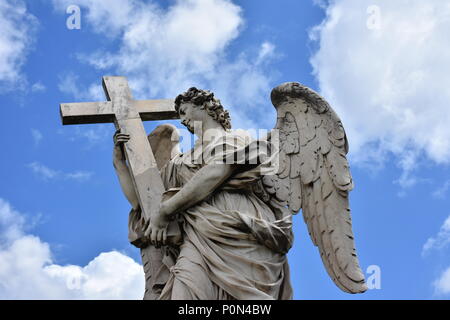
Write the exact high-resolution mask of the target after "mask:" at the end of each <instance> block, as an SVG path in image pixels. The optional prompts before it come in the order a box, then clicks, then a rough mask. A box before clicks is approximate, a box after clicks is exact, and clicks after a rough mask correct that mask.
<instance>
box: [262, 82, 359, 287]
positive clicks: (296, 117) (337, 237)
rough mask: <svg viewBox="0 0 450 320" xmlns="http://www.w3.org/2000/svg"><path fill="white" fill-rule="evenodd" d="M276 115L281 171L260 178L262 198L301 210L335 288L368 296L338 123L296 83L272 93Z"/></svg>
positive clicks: (325, 105) (345, 145) (320, 100)
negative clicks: (357, 251) (350, 203)
mask: <svg viewBox="0 0 450 320" xmlns="http://www.w3.org/2000/svg"><path fill="white" fill-rule="evenodd" d="M271 98H272V103H273V104H274V106H275V108H276V109H277V114H278V119H277V124H276V129H278V130H279V139H280V140H279V143H280V153H279V154H280V162H279V163H280V167H279V170H278V173H277V174H276V175H272V176H264V177H263V178H262V184H261V185H262V186H263V188H265V191H266V193H265V194H266V200H267V198H273V199H276V200H277V201H279V202H280V203H282V204H283V205H287V207H288V208H289V209H290V210H291V212H292V213H294V214H295V213H297V212H298V211H299V210H300V208H301V209H302V213H303V218H304V221H305V223H306V224H307V227H308V232H309V234H310V236H311V240H312V241H313V243H314V244H315V245H316V246H317V247H318V249H319V252H320V256H321V258H322V261H323V264H324V266H325V268H326V270H327V272H328V274H329V275H330V277H331V279H332V280H333V281H334V282H335V284H336V285H337V286H338V287H339V288H340V289H342V290H343V291H345V292H349V293H361V292H364V291H366V290H367V287H366V284H365V281H364V275H363V273H362V271H361V268H360V266H359V262H358V258H357V256H356V250H355V245H354V236H353V231H352V222H351V215H350V208H349V199H348V193H349V191H350V190H352V188H353V180H352V176H351V174H350V168H349V165H348V161H347V158H346V154H347V152H348V142H347V137H346V135H345V130H344V128H343V126H342V123H341V121H340V119H339V118H338V116H337V115H336V114H335V112H334V111H333V110H332V109H331V107H330V106H329V105H328V103H327V102H326V101H325V100H324V99H323V98H322V97H320V96H319V95H318V94H317V93H315V92H314V91H312V90H311V89H309V88H307V87H305V86H302V85H301V84H299V83H293V82H290V83H284V84H282V85H280V86H278V87H276V88H275V89H274V90H273V91H272V95H271Z"/></svg>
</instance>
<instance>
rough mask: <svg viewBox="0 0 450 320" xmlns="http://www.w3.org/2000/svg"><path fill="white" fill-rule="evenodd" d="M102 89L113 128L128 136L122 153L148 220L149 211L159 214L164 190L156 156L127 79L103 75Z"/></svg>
mask: <svg viewBox="0 0 450 320" xmlns="http://www.w3.org/2000/svg"><path fill="white" fill-rule="evenodd" d="M103 88H104V90H105V94H106V96H107V98H108V100H109V101H111V102H112V104H113V110H115V115H116V116H115V120H114V124H115V126H116V129H118V130H120V131H121V132H122V133H124V134H129V135H130V140H129V141H128V142H127V143H125V144H124V150H125V156H126V159H127V162H128V167H129V169H130V175H131V177H132V178H133V179H132V180H133V183H134V187H135V191H136V195H137V197H138V200H139V203H140V205H141V210H142V214H143V216H144V219H145V221H147V222H148V221H149V220H150V216H151V215H152V214H157V213H158V211H159V206H160V202H161V196H162V194H163V192H164V185H163V183H162V180H161V176H160V173H159V170H158V168H157V166H156V160H155V157H154V155H153V152H152V149H151V147H150V144H149V142H148V139H147V134H146V132H145V129H144V125H143V123H142V120H141V118H140V116H139V113H138V111H137V110H136V108H135V107H134V102H133V98H132V95H131V91H130V89H129V87H128V82H127V80H126V78H124V77H104V78H103Z"/></svg>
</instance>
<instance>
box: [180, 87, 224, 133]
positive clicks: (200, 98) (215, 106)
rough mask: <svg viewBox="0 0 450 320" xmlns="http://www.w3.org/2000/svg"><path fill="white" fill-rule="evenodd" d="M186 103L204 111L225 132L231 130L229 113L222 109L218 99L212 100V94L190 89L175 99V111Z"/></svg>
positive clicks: (193, 88)
mask: <svg viewBox="0 0 450 320" xmlns="http://www.w3.org/2000/svg"><path fill="white" fill-rule="evenodd" d="M188 102H192V103H193V104H194V105H195V106H199V107H200V108H201V109H205V110H206V112H207V113H208V115H210V116H211V117H212V118H213V119H214V120H216V121H217V122H219V123H220V124H221V125H222V127H223V128H224V129H225V130H229V129H231V118H230V113H229V112H228V111H227V110H225V109H224V107H223V106H222V104H221V103H220V100H219V99H216V98H214V93H212V92H210V91H208V90H201V89H197V88H195V87H192V88H190V89H189V90H188V91H186V92H184V93H182V94H180V95H178V96H177V97H176V99H175V110H176V111H177V112H178V110H179V109H180V105H181V104H182V103H188Z"/></svg>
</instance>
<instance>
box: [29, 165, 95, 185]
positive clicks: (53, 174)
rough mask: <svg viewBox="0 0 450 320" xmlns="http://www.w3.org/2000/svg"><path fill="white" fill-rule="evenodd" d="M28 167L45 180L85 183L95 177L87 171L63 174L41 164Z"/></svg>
mask: <svg viewBox="0 0 450 320" xmlns="http://www.w3.org/2000/svg"><path fill="white" fill-rule="evenodd" d="M27 167H28V168H30V169H31V170H32V171H33V172H34V173H35V174H36V175H38V176H39V177H41V178H42V179H44V180H55V179H62V180H74V181H78V182H83V181H87V180H89V179H90V178H91V177H92V175H93V173H92V172H87V171H75V172H63V171H60V170H54V169H51V168H49V167H47V166H45V165H43V164H41V163H39V162H32V163H29V164H28V165H27Z"/></svg>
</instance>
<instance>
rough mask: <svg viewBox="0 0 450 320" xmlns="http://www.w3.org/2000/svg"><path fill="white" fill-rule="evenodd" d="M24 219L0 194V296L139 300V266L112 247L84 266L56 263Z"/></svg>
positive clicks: (142, 277)
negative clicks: (30, 231) (26, 228)
mask: <svg viewBox="0 0 450 320" xmlns="http://www.w3.org/2000/svg"><path fill="white" fill-rule="evenodd" d="M25 225H26V219H25V218H24V216H23V215H22V214H20V213H19V212H17V211H16V210H14V209H13V208H12V207H11V205H10V204H9V203H8V202H7V201H5V200H3V199H1V198H0V231H1V232H0V261H1V262H2V263H1V264H0V299H142V296H143V292H144V274H143V270H142V266H141V265H139V264H138V263H136V262H135V261H134V260H133V259H131V258H130V257H128V256H126V255H124V254H122V253H119V252H117V251H111V252H106V253H101V254H99V255H98V256H97V257H96V258H94V259H93V260H92V261H91V262H89V263H88V264H87V265H86V266H84V267H81V266H77V265H67V266H61V265H58V264H55V263H54V262H53V259H52V253H51V248H50V246H49V245H48V244H47V243H45V242H43V241H42V240H41V239H40V238H38V237H36V236H34V235H31V234H27V232H26V231H25V230H24V226H25Z"/></svg>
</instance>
